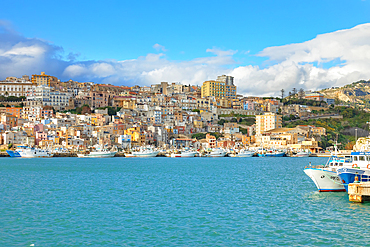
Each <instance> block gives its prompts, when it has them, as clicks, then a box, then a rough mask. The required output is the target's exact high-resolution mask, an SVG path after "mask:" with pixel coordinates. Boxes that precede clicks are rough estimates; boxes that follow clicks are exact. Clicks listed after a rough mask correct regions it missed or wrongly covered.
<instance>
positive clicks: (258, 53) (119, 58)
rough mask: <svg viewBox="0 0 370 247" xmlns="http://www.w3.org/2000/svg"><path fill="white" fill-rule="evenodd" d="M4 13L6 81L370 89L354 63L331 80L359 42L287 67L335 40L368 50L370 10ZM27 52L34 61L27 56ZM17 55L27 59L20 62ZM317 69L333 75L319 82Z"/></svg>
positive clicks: (139, 4)
mask: <svg viewBox="0 0 370 247" xmlns="http://www.w3.org/2000/svg"><path fill="white" fill-rule="evenodd" d="M1 5H2V6H1V8H0V19H1V22H0V33H2V37H1V38H2V42H1V41H0V70H1V72H0V76H1V77H2V78H0V79H3V77H6V76H12V75H13V74H8V73H15V74H16V76H20V75H22V74H25V73H39V72H40V71H41V70H42V71H45V72H47V73H48V74H53V75H55V76H57V77H59V78H61V79H62V80H67V79H75V80H79V81H86V80H90V81H94V82H103V83H112V84H115V85H130V84H139V85H150V84H152V83H159V82H160V81H170V82H172V81H177V82H181V83H191V84H198V85H200V84H201V83H202V81H203V80H206V79H212V78H213V79H215V78H216V77H217V75H220V74H222V73H227V74H231V75H233V76H235V77H236V83H237V86H238V87H239V88H240V90H238V91H239V92H240V93H243V94H256V95H271V94H274V91H273V90H272V89H267V88H271V87H272V86H273V87H275V85H276V86H278V87H281V86H285V85H287V87H298V88H299V87H303V88H305V89H317V88H319V87H326V86H328V85H339V84H343V83H348V82H351V80H357V79H370V74H367V72H365V69H367V67H366V68H360V67H361V66H358V64H361V63H362V62H363V61H361V62H360V61H356V62H354V63H352V64H351V66H349V67H348V68H347V70H345V72H344V74H345V76H343V78H339V77H338V75H336V76H329V75H330V74H333V71H335V67H338V68H342V67H343V61H341V59H343V57H348V56H349V55H348V54H347V55H346V54H344V50H347V51H348V47H352V46H353V47H354V50H356V49H357V48H358V44H357V43H358V42H357V41H356V40H355V41H354V40H350V41H349V42H350V44H347V45H345V46H344V47H342V48H341V49H342V50H336V51H333V52H334V54H330V55H327V56H326V57H323V58H321V57H317V56H316V55H315V56H314V57H315V58H314V59H313V60H312V61H311V59H306V58H304V59H303V57H302V56H301V57H300V58H295V59H294V61H293V60H292V59H290V58H291V56H292V52H291V47H295V48H294V49H301V50H302V51H307V52H306V53H309V54H311V53H312V54H314V51H315V50H316V48H315V47H312V44H315V45H316V46H319V47H321V49H322V51H326V50H327V49H329V48H330V47H329V48H325V47H322V45H325V43H330V42H331V41H332V39H331V38H330V35H331V34H335V32H337V31H339V30H347V31H348V32H352V30H353V28H355V30H358V29H361V30H358V31H356V32H357V33H361V34H362V35H360V36H359V37H358V38H357V39H358V40H360V43H361V42H365V44H363V43H361V45H360V46H359V47H361V48H363V49H364V46H366V47H367V45H370V43H366V41H364V40H366V39H367V38H368V36H367V35H368V34H369V29H368V28H367V26H365V27H364V26H363V25H367V23H369V22H370V20H369V19H370V17H369V13H370V1H369V0H365V1H364V0H350V1H338V0H337V1H333V0H320V1H272V0H265V1H263V0H262V1H104V2H103V1H3V2H2V3H1ZM359 25H360V26H361V28H357V29H356V27H358V26H359ZM318 35H319V36H318ZM320 35H324V36H323V37H321V36H320ZM325 35H326V36H325ZM331 36H333V39H334V41H335V38H334V36H335V35H331ZM354 36H355V37H357V36H356V35H354ZM317 37H321V39H317ZM344 37H346V38H347V37H349V38H350V36H349V34H348V35H344ZM310 41H314V42H310ZM305 42H310V44H309V45H308V46H307V45H306V43H305ZM347 43H348V42H347ZM294 44H302V45H301V46H300V48H297V46H295V45H294ZM292 45H293V46H292ZM20 47H22V52H21V53H18V52H19V50H20ZM39 47H43V48H42V49H37V48H39ZM331 47H333V46H331ZM356 47H357V48H356ZM27 49H28V50H27ZM1 51H2V52H3V53H1ZM27 51H29V52H30V54H27V56H24V55H25V53H27ZM270 51H273V52H274V54H272V53H271V52H270ZM282 52H285V53H286V54H285V55H284V54H282ZM294 52H295V53H297V54H298V53H299V52H297V50H294ZM335 52H337V55H336V54H335ZM277 53H279V56H276V54H277ZM322 53H325V52H322ZM9 54H11V57H10V56H9ZM19 54H21V55H22V56H23V58H21V57H18V58H17V59H15V58H14V56H15V55H17V56H19ZM289 54H290V55H289ZM360 54H361V53H360ZM362 54H363V52H362ZM288 56H290V57H289V58H288ZM2 57H3V59H2ZM30 57H33V58H34V59H33V60H32V59H30ZM349 57H351V59H352V58H353V57H354V56H353V54H352V55H351V56H349ZM21 59H23V60H21ZM302 59H303V60H302ZM363 59H365V61H366V59H368V57H365V58H363ZM369 59H370V58H369ZM292 61H293V62H292ZM345 61H348V59H346V60H345ZM1 63H2V64H3V65H1ZM30 63H31V64H32V66H31V65H29V64H30ZM287 63H294V64H295V65H296V69H295V70H294V69H293V70H292V68H290V67H287V66H286V64H287ZM19 64H22V66H21V67H20V66H19ZM307 64H308V65H310V64H311V65H312V66H313V68H312V67H311V68H308V67H307ZM338 64H339V65H340V66H338ZM354 64H357V66H358V68H357V69H356V68H353V67H354ZM17 66H18V67H19V68H18V69H15V68H16V67H17ZM276 66H280V67H282V68H279V67H276ZM302 66H303V67H302ZM304 66H305V67H304ZM344 67H345V66H344ZM9 68H11V69H9ZM22 68H23V71H22ZM331 68H333V69H332V70H331V71H329V70H330V69H331ZM315 69H317V70H324V71H326V73H327V74H328V75H327V76H324V77H322V78H321V77H320V78H321V79H320V78H317V76H316V77H315V75H317V73H318V72H315V71H313V70H315ZM357 70H358V71H357ZM161 71H162V73H160V72H161ZM274 71H275V72H274ZM356 72H358V73H357V74H356ZM274 73H275V74H274ZM320 73H322V72H320ZM336 73H337V74H341V73H340V72H336ZM346 76H347V77H346ZM366 76H368V77H367V78H366ZM303 77H304V78H303ZM364 77H365V78H364ZM284 81H286V82H284ZM256 85H260V87H262V88H263V90H261V89H258V88H260V87H258V86H256ZM286 90H290V88H286Z"/></svg>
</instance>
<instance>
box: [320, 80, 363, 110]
mask: <svg viewBox="0 0 370 247" xmlns="http://www.w3.org/2000/svg"><path fill="white" fill-rule="evenodd" d="M319 92H320V93H322V94H323V95H324V96H325V97H326V98H330V99H336V100H337V101H338V100H339V101H341V102H345V103H348V104H349V105H353V106H359V107H364V108H367V109H369V108H370V103H369V101H370V80H369V81H365V80H361V81H358V82H353V83H351V84H348V85H345V86H343V87H333V88H326V89H323V90H321V91H319Z"/></svg>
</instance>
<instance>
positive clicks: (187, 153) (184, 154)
mask: <svg viewBox="0 0 370 247" xmlns="http://www.w3.org/2000/svg"><path fill="white" fill-rule="evenodd" d="M197 153H198V152H195V151H181V152H179V153H173V154H171V158H190V157H194V156H195V155H196V154H197Z"/></svg>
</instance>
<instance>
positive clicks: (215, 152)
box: [207, 148, 226, 157]
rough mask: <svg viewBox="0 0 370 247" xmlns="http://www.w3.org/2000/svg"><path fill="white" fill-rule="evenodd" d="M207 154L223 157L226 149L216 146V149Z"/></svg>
mask: <svg viewBox="0 0 370 247" xmlns="http://www.w3.org/2000/svg"><path fill="white" fill-rule="evenodd" d="M207 156H208V157H225V156H226V151H225V150H223V149H222V148H216V149H213V150H212V151H211V152H210V153H209V154H208V155H207Z"/></svg>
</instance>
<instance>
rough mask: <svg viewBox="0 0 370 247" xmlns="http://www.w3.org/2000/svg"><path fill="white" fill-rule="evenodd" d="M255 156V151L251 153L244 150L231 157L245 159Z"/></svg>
mask: <svg viewBox="0 0 370 247" xmlns="http://www.w3.org/2000/svg"><path fill="white" fill-rule="evenodd" d="M254 154H255V152H254V151H249V150H245V149H242V150H240V151H237V152H236V153H234V154H231V155H230V157H240V158H244V157H252V156H253V155H254Z"/></svg>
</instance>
